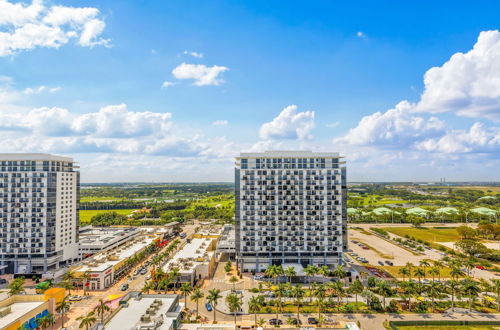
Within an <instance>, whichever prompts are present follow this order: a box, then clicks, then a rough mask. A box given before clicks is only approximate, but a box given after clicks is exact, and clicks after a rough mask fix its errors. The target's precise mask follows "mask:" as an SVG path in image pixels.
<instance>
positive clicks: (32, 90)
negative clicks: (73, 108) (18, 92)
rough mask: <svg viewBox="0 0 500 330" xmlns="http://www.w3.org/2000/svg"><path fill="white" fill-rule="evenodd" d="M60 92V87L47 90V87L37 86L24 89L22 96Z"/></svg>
mask: <svg viewBox="0 0 500 330" xmlns="http://www.w3.org/2000/svg"><path fill="white" fill-rule="evenodd" d="M60 90H61V87H52V88H49V87H47V86H43V85H41V86H38V87H34V88H31V87H28V88H26V89H25V90H24V91H23V93H24V94H28V95H29V94H41V93H43V92H45V91H47V92H49V93H57V92H59V91H60Z"/></svg>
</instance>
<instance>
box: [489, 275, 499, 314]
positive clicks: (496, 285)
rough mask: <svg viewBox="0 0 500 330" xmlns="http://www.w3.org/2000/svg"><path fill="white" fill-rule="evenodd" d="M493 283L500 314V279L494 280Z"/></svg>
mask: <svg viewBox="0 0 500 330" xmlns="http://www.w3.org/2000/svg"><path fill="white" fill-rule="evenodd" d="M491 281H492V283H493V286H492V289H493V290H494V291H495V293H496V295H497V305H498V311H499V312H500V279H493V280H491Z"/></svg>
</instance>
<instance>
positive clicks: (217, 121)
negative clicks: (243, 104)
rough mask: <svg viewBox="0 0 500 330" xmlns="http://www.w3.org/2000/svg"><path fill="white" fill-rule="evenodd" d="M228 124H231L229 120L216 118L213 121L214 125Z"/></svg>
mask: <svg viewBox="0 0 500 330" xmlns="http://www.w3.org/2000/svg"><path fill="white" fill-rule="evenodd" d="M227 124H229V122H228V121H227V120H216V121H214V122H213V123H212V125H214V126H226V125H227Z"/></svg>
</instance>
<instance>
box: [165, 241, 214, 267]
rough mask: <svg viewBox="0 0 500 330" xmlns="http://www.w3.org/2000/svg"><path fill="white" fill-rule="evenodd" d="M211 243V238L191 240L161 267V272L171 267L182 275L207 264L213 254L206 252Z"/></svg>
mask: <svg viewBox="0 0 500 330" xmlns="http://www.w3.org/2000/svg"><path fill="white" fill-rule="evenodd" d="M212 241H213V239H212V238H193V239H192V240H191V242H190V243H187V244H186V245H184V247H183V248H182V250H180V251H179V252H177V253H176V254H175V255H174V257H173V258H172V259H171V260H170V261H169V262H167V263H166V264H165V266H163V270H164V271H168V270H169V269H171V267H178V268H179V271H180V272H181V273H182V272H183V271H184V272H186V271H191V270H193V269H194V268H195V267H196V266H197V265H198V264H200V263H204V262H208V261H209V258H210V257H211V256H212V254H213V253H214V251H207V249H208V248H209V247H210V244H211V243H212Z"/></svg>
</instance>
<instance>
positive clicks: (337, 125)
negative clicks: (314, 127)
mask: <svg viewBox="0 0 500 330" xmlns="http://www.w3.org/2000/svg"><path fill="white" fill-rule="evenodd" d="M325 126H326V127H328V128H335V127H339V126H340V121H336V122H333V123H330V124H326V125H325Z"/></svg>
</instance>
